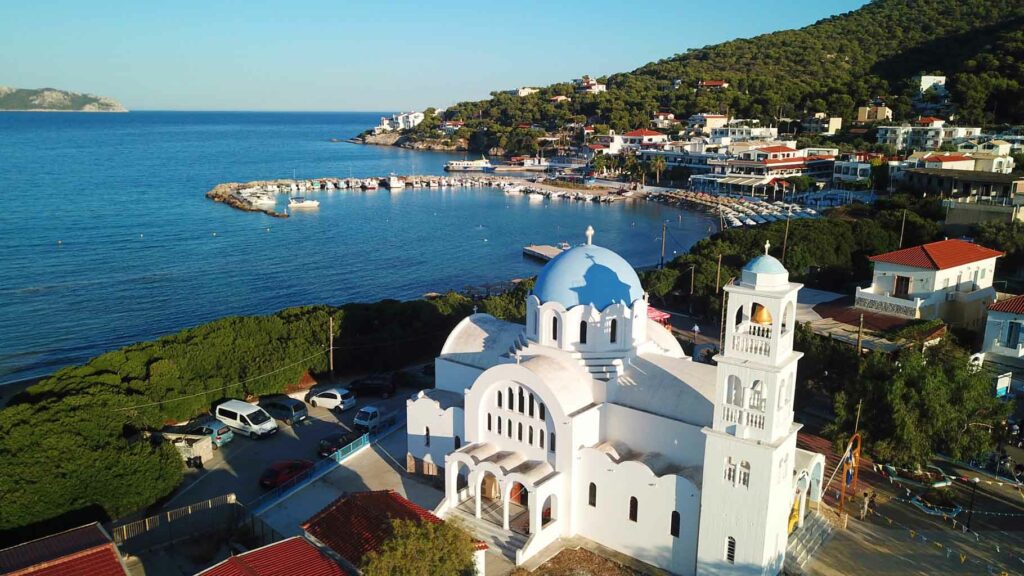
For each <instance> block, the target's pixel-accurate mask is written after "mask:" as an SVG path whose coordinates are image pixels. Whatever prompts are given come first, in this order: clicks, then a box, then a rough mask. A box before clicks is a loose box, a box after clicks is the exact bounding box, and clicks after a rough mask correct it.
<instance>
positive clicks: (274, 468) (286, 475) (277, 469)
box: [260, 460, 313, 488]
mask: <svg viewBox="0 0 1024 576" xmlns="http://www.w3.org/2000/svg"><path fill="white" fill-rule="evenodd" d="M312 467H313V463H312V462H310V461H309V460H282V461H280V462H274V463H273V464H271V465H270V467H268V468H267V469H266V470H264V471H263V474H261V475H260V486H262V487H264V488H277V487H278V486H281V485H282V484H284V483H285V482H288V481H289V480H291V479H292V478H295V477H296V476H298V475H299V474H302V473H303V472H305V471H307V470H309V469H310V468H312Z"/></svg>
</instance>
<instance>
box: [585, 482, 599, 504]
mask: <svg viewBox="0 0 1024 576" xmlns="http://www.w3.org/2000/svg"><path fill="white" fill-rule="evenodd" d="M587 504H589V505H590V506H591V507H593V508H597V484H594V483H593V482H591V483H590V491H589V492H588V493H587Z"/></svg>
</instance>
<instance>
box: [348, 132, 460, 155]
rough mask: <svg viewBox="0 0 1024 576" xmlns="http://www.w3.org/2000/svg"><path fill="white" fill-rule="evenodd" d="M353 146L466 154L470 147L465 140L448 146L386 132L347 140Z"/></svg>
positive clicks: (433, 141) (439, 142)
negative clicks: (395, 147)
mask: <svg viewBox="0 0 1024 576" xmlns="http://www.w3.org/2000/svg"><path fill="white" fill-rule="evenodd" d="M345 141H346V142H351V143H352V144H368V145H372V146H397V147H399V148H405V149H407V150H430V151H435V152H465V151H467V150H469V146H468V144H467V142H466V141H465V140H459V141H458V142H457V143H455V144H446V143H445V142H443V141H441V140H423V141H416V142H414V141H412V140H410V139H409V138H408V137H407V136H403V135H401V134H398V133H397V132H385V133H383V134H367V135H365V136H356V137H354V138H349V139H348V140H345Z"/></svg>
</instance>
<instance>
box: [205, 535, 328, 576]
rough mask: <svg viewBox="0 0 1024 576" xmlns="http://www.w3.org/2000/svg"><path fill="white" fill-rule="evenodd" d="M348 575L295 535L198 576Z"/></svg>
mask: <svg viewBox="0 0 1024 576" xmlns="http://www.w3.org/2000/svg"><path fill="white" fill-rule="evenodd" d="M293 574H301V575H302V576H347V574H348V572H346V571H345V570H343V569H342V567H341V565H340V564H338V562H336V561H335V560H334V559H332V558H331V557H330V556H328V554H327V553H326V552H325V551H323V550H321V549H319V548H317V547H316V546H314V545H313V544H311V543H310V542H309V540H306V539H305V538H303V537H302V536H292V537H291V538H287V539H285V540H281V541H280V542H274V543H273V544H269V545H267V546H264V547H262V548H257V549H255V550H250V551H248V552H245V553H243V554H239V555H238V556H232V557H230V558H228V559H227V560H225V561H223V562H221V563H220V564H216V565H214V566H212V567H210V568H207V569H206V570H203V571H202V572H199V573H198V574H196V576H292V575H293Z"/></svg>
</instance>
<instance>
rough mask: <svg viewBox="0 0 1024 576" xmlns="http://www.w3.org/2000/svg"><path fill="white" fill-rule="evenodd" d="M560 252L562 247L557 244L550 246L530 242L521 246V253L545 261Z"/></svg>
mask: <svg viewBox="0 0 1024 576" xmlns="http://www.w3.org/2000/svg"><path fill="white" fill-rule="evenodd" d="M561 253H562V249H561V248H559V247H558V246H551V245H549V244H530V245H529V246H523V255H525V256H529V257H530V258H536V259H537V260H541V261H544V262H547V261H548V260H551V259H552V258H554V257H555V256H558V255H559V254H561Z"/></svg>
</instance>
